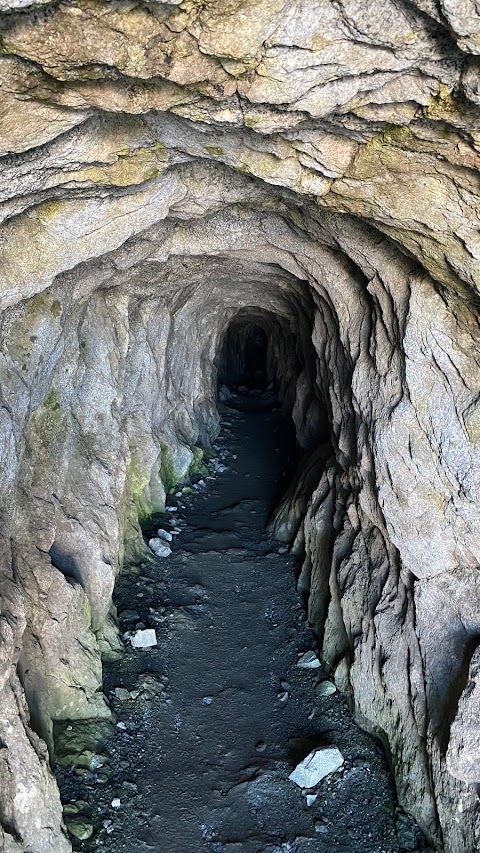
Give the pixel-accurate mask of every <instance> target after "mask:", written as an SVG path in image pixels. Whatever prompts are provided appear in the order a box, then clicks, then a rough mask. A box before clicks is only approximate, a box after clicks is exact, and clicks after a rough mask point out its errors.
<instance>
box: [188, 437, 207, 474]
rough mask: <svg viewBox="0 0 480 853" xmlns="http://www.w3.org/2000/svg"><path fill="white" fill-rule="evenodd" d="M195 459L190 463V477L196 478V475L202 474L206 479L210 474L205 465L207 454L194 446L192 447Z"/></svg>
mask: <svg viewBox="0 0 480 853" xmlns="http://www.w3.org/2000/svg"><path fill="white" fill-rule="evenodd" d="M192 453H193V459H192V461H191V462H190V465H189V468H188V475H189V477H193V476H195V474H201V475H202V477H205V476H206V475H207V474H208V469H207V467H206V465H205V464H204V457H205V453H204V450H203V449H202V448H201V447H197V445H194V446H193V447H192Z"/></svg>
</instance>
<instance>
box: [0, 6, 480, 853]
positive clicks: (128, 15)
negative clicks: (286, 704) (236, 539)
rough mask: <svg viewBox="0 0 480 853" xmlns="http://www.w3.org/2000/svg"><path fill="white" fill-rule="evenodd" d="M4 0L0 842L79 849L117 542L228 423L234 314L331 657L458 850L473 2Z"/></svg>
mask: <svg viewBox="0 0 480 853" xmlns="http://www.w3.org/2000/svg"><path fill="white" fill-rule="evenodd" d="M0 10H1V14H0V40H1V41H0V44H1V51H0V110H1V116H2V122H1V126H0V152H1V155H2V169H1V173H0V216H1V219H2V223H3V224H2V231H1V249H0V251H1V255H2V262H1V266H0V279H1V282H0V305H1V308H2V311H3V314H2V317H1V357H0V386H1V406H0V429H1V442H0V446H1V460H2V465H1V468H0V491H1V496H2V504H1V510H0V511H1V521H2V524H1V533H0V543H1V555H2V559H1V567H0V596H1V618H0V662H1V665H0V689H1V694H0V705H1V708H2V715H1V720H0V788H1V792H2V797H1V803H0V838H1V837H2V833H3V836H4V837H3V842H4V847H5V850H6V851H8V853H10V851H12V853H13V851H27V850H29V851H32V853H63V851H68V850H69V849H70V847H69V842H68V841H67V840H66V838H65V836H64V834H63V831H62V826H61V806H60V801H59V797H58V793H57V791H56V787H55V784H54V780H53V777H52V776H51V773H50V771H49V768H48V754H47V747H48V749H50V751H51V750H52V749H53V724H54V722H55V721H62V720H68V719H108V717H109V713H110V712H109V709H108V707H107V705H106V703H105V700H104V698H103V695H102V693H101V662H100V652H102V653H103V654H112V653H115V651H116V649H117V648H118V639H117V637H116V629H115V614H114V612H113V609H112V605H111V596H112V591H113V587H114V583H115V578H116V576H117V574H118V572H119V570H120V568H121V565H122V561H123V557H124V549H125V547H126V548H127V549H131V548H137V549H139V548H142V547H143V544H142V539H141V536H140V533H139V527H138V519H139V518H140V519H142V518H143V517H145V516H148V514H150V513H151V512H152V511H153V510H155V509H159V508H161V507H162V506H163V504H164V500H165V494H166V491H168V488H169V487H170V486H171V485H173V484H174V483H175V482H176V481H178V480H180V479H181V478H182V477H184V476H186V475H187V473H188V471H189V470H192V468H194V467H195V466H198V465H199V464H200V461H201V457H202V453H203V450H204V449H206V448H208V446H209V444H210V442H211V441H212V440H213V438H214V437H215V435H216V433H217V430H218V423H219V419H218V412H217V374H218V371H219V367H220V363H221V354H222V351H223V347H224V342H225V340H226V335H227V330H228V328H229V327H230V326H231V324H232V322H233V323H234V324H235V323H236V324H237V327H238V329H237V331H238V335H239V340H241V339H242V334H243V333H242V328H244V329H245V328H247V326H249V325H250V326H251V325H252V324H255V325H256V326H260V327H261V328H263V329H264V331H265V333H266V335H267V337H268V338H269V354H268V365H269V367H268V369H269V378H270V379H271V380H272V381H273V382H274V383H275V384H276V386H277V388H278V390H279V394H280V397H281V399H282V400H283V404H284V407H285V410H286V411H287V412H289V413H291V415H292V417H293V421H294V424H295V428H296V432H297V438H298V440H299V443H300V445H301V446H302V447H303V448H304V449H305V451H306V453H312V455H311V456H309V457H306V458H305V459H304V461H303V465H302V468H301V470H300V471H299V474H298V479H297V482H296V483H293V484H292V492H291V493H289V496H287V498H286V500H285V501H284V502H283V504H282V506H281V510H280V511H279V515H278V518H277V529H278V530H279V534H280V535H281V536H282V538H284V539H285V538H286V539H290V540H293V539H295V547H296V548H297V550H298V552H299V553H300V552H302V553H304V554H305V559H304V565H303V569H302V575H301V582H302V588H303V589H304V590H305V591H306V592H307V591H308V594H309V612H310V618H311V621H312V623H313V624H314V625H315V627H316V629H317V631H318V633H319V635H320V637H321V639H322V654H323V659H324V661H325V663H326V664H327V665H328V667H329V668H330V669H331V671H332V673H334V676H335V680H336V683H337V685H338V687H339V688H340V689H341V690H343V691H344V692H345V694H346V695H347V696H348V697H349V700H350V702H351V705H352V707H353V708H354V710H355V712H356V715H357V717H358V719H359V720H360V721H361V723H362V724H363V725H364V726H366V727H368V728H370V729H371V730H372V731H374V732H375V733H376V734H378V736H379V737H381V738H382V740H383V741H384V743H385V745H386V747H387V750H388V753H389V755H390V756H391V762H392V767H393V770H394V773H395V776H396V780H397V785H398V790H399V796H400V800H401V802H402V804H403V805H404V807H405V808H406V809H407V810H408V811H410V812H411V813H412V814H414V815H415V817H416V818H417V820H418V821H419V822H420V824H421V826H422V828H423V829H424V830H425V831H426V832H427V834H428V835H429V836H430V838H431V839H432V840H433V841H434V843H435V844H436V846H437V848H438V849H439V850H442V849H444V850H445V851H447V853H470V851H472V850H474V849H477V848H478V847H479V846H480V817H479V809H478V797H477V793H476V791H477V786H478V784H479V783H480V766H479V763H478V749H479V746H478V744H479V743H480V727H479V723H478V704H479V696H478V692H479V691H478V642H479V640H478V638H479V635H480V616H479V613H480V607H479V605H480V593H479V584H478V561H479V551H480V541H479V539H480V536H479V530H480V526H479V521H480V519H479V515H480V513H479V490H480V484H479V475H478V471H479V470H480V469H479V462H480V459H479V457H480V449H479V445H480V404H479V400H480V369H479V367H480V365H479V361H480V356H479V349H478V305H479V293H478V291H479V285H480V279H479V264H478V261H479V258H480V242H479V239H478V209H479V207H478V188H479V182H478V162H479V151H480V131H479V127H480V125H479V109H478V108H479V106H480V72H479V60H478V54H479V51H480V41H479V39H480V18H479V16H478V12H477V11H476V9H475V5H474V4H473V2H472V3H460V2H458V0H448V2H447V0H439V2H434V0H418V2H413V0H412V2H410V0H408V1H407V0H397V2H390V0H381V2H380V3H378V4H373V5H372V4H369V3H364V4H361V3H356V2H355V3H354V2H351V0H341V2H338V3H335V4H332V3H330V2H327V0H325V2H319V1H318V0H315V2H312V0H300V2H298V3H293V2H285V0H274V2H272V0H269V2H262V0H255V2H252V0H235V2H226V0H213V2H209V3H207V4H206V3H198V2H196V0H194V1H193V2H187V0H185V1H184V2H165V3H151V4H146V3H145V4H141V3H138V4H126V5H124V4H119V3H110V2H100V0H74V1H73V2H69V3H48V2H37V3H35V4H34V5H33V4H29V2H28V0H13V1H12V2H11V3H9V2H7V0H5V2H3V0H1V2H0ZM327 420H328V427H327V426H326V424H327ZM327 435H328V438H329V442H330V444H329V445H328V446H327V445H326V443H325V441H326V438H327ZM319 445H321V450H318V449H317V448H318V446H319ZM274 524H275V523H274Z"/></svg>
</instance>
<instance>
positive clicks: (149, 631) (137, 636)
mask: <svg viewBox="0 0 480 853" xmlns="http://www.w3.org/2000/svg"><path fill="white" fill-rule="evenodd" d="M130 643H131V644H132V648H134V649H151V648H152V646H156V645H157V635H156V633H155V630H154V629H153V628H146V629H145V630H144V631H135V633H134V634H133V635H132V637H131V638H130Z"/></svg>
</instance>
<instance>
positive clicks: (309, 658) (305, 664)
mask: <svg viewBox="0 0 480 853" xmlns="http://www.w3.org/2000/svg"><path fill="white" fill-rule="evenodd" d="M297 666H298V667H300V669H318V668H319V666H320V661H319V659H318V657H317V655H316V654H315V652H305V653H304V654H303V655H300V657H299V659H298V661H297Z"/></svg>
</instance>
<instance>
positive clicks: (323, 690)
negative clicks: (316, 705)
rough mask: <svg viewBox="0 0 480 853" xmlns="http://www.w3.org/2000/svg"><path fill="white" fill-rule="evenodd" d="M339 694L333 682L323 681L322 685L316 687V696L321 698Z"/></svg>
mask: <svg viewBox="0 0 480 853" xmlns="http://www.w3.org/2000/svg"><path fill="white" fill-rule="evenodd" d="M336 692H337V688H336V687H335V685H334V684H333V682H332V681H321V682H320V684H317V686H316V687H315V695H316V696H318V697H319V698H322V697H325V696H333V694H334V693H336Z"/></svg>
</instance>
